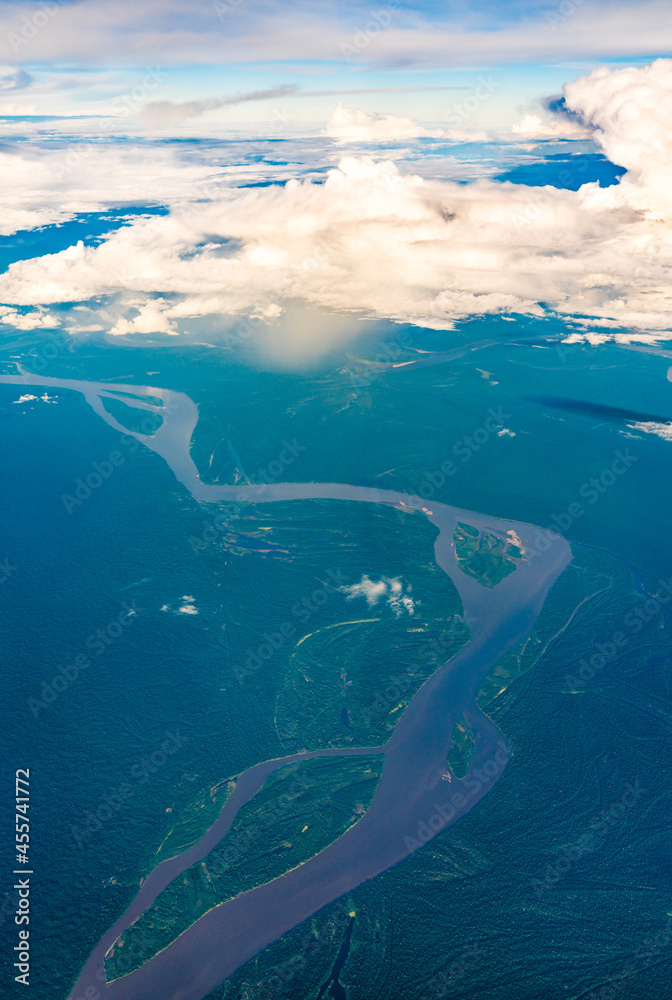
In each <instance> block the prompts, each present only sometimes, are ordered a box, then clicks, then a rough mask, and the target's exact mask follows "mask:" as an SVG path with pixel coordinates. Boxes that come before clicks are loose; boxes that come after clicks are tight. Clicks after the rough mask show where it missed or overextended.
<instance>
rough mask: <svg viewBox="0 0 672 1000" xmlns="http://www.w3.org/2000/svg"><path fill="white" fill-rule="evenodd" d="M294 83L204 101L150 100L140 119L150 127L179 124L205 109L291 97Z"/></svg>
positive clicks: (213, 109)
mask: <svg viewBox="0 0 672 1000" xmlns="http://www.w3.org/2000/svg"><path fill="white" fill-rule="evenodd" d="M298 89H299V88H298V87H297V86H295V85H294V84H286V85H283V86H281V87H272V88H270V89H268V90H250V91H248V92H247V93H244V94H232V95H230V96H229V97H211V98H209V99H207V100H204V101H182V102H174V101H152V103H151V104H147V105H146V106H145V107H144V108H143V110H142V120H143V122H144V123H145V125H147V126H149V127H150V128H156V127H166V126H170V125H180V124H182V122H185V121H189V120H190V119H193V118H200V117H201V115H203V114H205V112H206V111H215V110H217V109H218V108H226V107H230V106H231V105H233V104H246V103H247V102H248V101H270V100H273V99H275V98H278V97H291V96H293V95H294V94H296V93H297V92H298Z"/></svg>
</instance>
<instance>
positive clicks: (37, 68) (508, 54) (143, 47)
mask: <svg viewBox="0 0 672 1000" xmlns="http://www.w3.org/2000/svg"><path fill="white" fill-rule="evenodd" d="M670 28H672V8H670V5H669V4H664V3H660V2H659V0H653V2H652V0H645V2H644V4H642V5H640V6H639V7H638V8H635V7H634V5H632V4H629V3H627V4H626V3H620V2H616V3H614V2H609V3H603V2H595V0H578V2H577V0H558V2H547V3H536V2H528V0H525V2H518V3H507V4H505V5H501V4H494V3H486V4H483V3H479V4H478V5H473V4H472V5H466V4H464V3H445V2H441V3H436V2H429V3H428V2H423V3H414V4H407V3H402V2H399V0H383V2H382V3H375V2H373V3H365V4H362V3H347V2H346V3H334V2H305V0H303V2H298V3H277V2H272V0H214V2H213V0H192V2H191V3H189V4H185V3H183V2H176V0H161V2H153V0H149V2H144V3H138V2H132V0H66V2H61V3H59V2H57V0H41V2H40V3H35V4H33V3H26V2H21V3H16V2H6V0H2V2H0V63H2V64H4V67H3V68H2V69H0V113H4V114H21V113H23V112H27V113H33V114H64V115H72V114H109V113H116V111H115V109H117V108H118V107H119V99H120V98H121V99H124V97H125V96H127V95H129V94H133V93H134V92H135V94H136V95H138V94H139V93H140V91H139V88H141V87H142V81H143V80H144V79H145V78H146V73H147V69H148V68H150V67H153V68H154V69H155V71H157V74H158V76H159V77H160V79H159V80H157V85H156V86H155V87H154V88H153V89H152V91H151V93H150V92H147V94H145V95H141V96H140V97H138V99H137V100H136V99H135V98H132V100H133V103H134V107H135V108H138V107H140V106H141V105H142V104H143V103H146V102H149V101H193V100H202V101H203V100H204V101H208V100H213V99H217V98H219V99H231V98H234V97H236V96H240V95H250V94H255V93H259V92H262V93H266V92H274V91H276V90H278V88H285V90H284V91H283V90H278V93H279V96H273V95H272V94H271V96H267V97H262V98H259V99H250V100H246V101H244V102H241V103H239V104H224V105H222V106H220V107H216V108H212V109H210V110H208V111H206V113H205V118H204V121H205V122H211V123H213V124H215V123H217V124H227V123H231V124H234V125H237V124H240V123H244V122H264V121H268V120H269V119H270V118H271V117H273V115H276V114H277V113H278V111H279V109H281V108H282V109H284V111H283V113H284V114H285V115H288V116H291V117H292V118H296V120H297V121H324V120H326V119H327V118H328V117H329V114H330V113H331V111H332V109H333V107H334V105H335V103H336V100H337V99H341V100H342V101H343V102H344V103H345V104H347V105H349V106H353V107H358V108H362V109H363V110H365V111H367V112H369V113H371V112H385V113H395V114H402V115H408V116H410V117H413V118H415V119H418V120H421V121H427V122H428V121H442V120H444V118H445V116H446V115H447V114H450V113H451V110H454V108H455V105H456V104H458V105H459V103H460V101H461V100H463V99H464V97H465V96H468V94H469V93H470V92H472V91H473V90H474V88H475V87H476V86H478V82H479V80H480V78H481V76H482V75H483V74H486V78H487V79H492V80H494V81H495V85H494V89H493V91H492V96H491V99H490V100H488V101H487V102H481V104H480V105H479V107H478V108H477V109H475V111H473V112H472V113H471V120H472V121H473V122H475V123H477V124H483V125H486V126H495V125H510V124H513V123H514V122H515V121H517V120H519V118H520V116H521V114H522V113H524V112H526V111H529V110H531V108H532V107H533V105H534V102H535V101H536V100H538V99H539V98H540V97H544V96H547V95H550V94H555V93H559V92H560V90H561V86H562V84H563V82H564V81H566V80H567V79H572V78H574V77H576V76H579V75H582V74H585V73H587V72H590V71H591V70H592V69H594V68H595V67H597V66H599V65H612V66H613V65H618V64H621V63H628V64H631V65H639V64H643V63H645V62H647V61H650V59H651V58H652V57H655V56H658V55H664V54H665V51H664V50H661V43H664V40H665V29H667V34H668V37H670V38H672V31H670ZM488 74H490V75H488ZM290 87H291V88H295V90H294V92H292V93H290V92H289V90H288V88H290ZM441 88H456V89H454V90H451V89H441ZM458 88H459V89H458ZM325 91H326V92H327V93H324V92H325ZM353 91H360V92H361V91H372V92H369V93H353Z"/></svg>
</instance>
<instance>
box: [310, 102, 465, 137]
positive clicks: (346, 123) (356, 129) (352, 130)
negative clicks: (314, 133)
mask: <svg viewBox="0 0 672 1000" xmlns="http://www.w3.org/2000/svg"><path fill="white" fill-rule="evenodd" d="M325 135H328V136H329V137H330V138H331V139H339V140H340V141H341V142H364V141H367V140H374V141H375V140H378V141H380V142H389V141H394V140H396V139H401V140H404V139H418V138H423V137H426V138H430V139H441V138H445V136H446V133H445V132H444V131H443V130H441V129H427V128H423V126H422V125H418V124H417V123H416V122H414V121H413V120H412V119H411V118H403V117H402V116H401V115H383V114H379V115H376V114H374V115H367V113H366V111H360V110H356V109H355V108H346V107H344V105H343V104H342V103H341V102H340V101H339V102H338V104H337V105H336V107H335V108H334V111H333V112H332V115H331V118H330V119H329V121H328V122H327V127H326V129H325Z"/></svg>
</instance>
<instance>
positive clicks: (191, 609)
mask: <svg viewBox="0 0 672 1000" xmlns="http://www.w3.org/2000/svg"><path fill="white" fill-rule="evenodd" d="M180 601H182V603H181V604H180V606H179V607H177V608H174V607H173V606H172V604H164V605H163V606H162V607H161V610H162V611H165V612H167V613H168V614H172V615H197V614H198V608H197V607H196V605H195V604H194V598H193V597H192V596H191V595H190V594H184V595H183V596H182V597H181V598H180Z"/></svg>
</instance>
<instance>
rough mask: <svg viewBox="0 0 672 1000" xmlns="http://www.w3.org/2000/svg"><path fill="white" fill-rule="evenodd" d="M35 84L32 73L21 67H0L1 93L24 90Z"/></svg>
mask: <svg viewBox="0 0 672 1000" xmlns="http://www.w3.org/2000/svg"><path fill="white" fill-rule="evenodd" d="M32 82H33V77H32V76H31V75H30V73H26V71H25V70H24V69H21V68H20V67H19V66H0V91H2V90H23V89H24V88H25V87H29V86H30V85H31V83H32Z"/></svg>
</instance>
